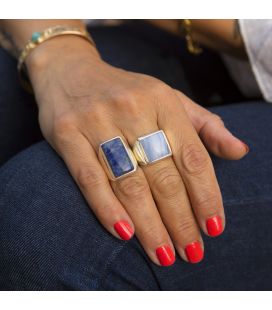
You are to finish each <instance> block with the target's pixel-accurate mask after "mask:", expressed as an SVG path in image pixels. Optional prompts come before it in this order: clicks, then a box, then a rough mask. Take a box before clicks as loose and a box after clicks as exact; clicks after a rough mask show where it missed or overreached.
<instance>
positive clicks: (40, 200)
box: [0, 30, 272, 290]
mask: <svg viewBox="0 0 272 310" xmlns="http://www.w3.org/2000/svg"><path fill="white" fill-rule="evenodd" d="M114 31H116V30H114ZM98 37H99V36H98ZM102 37H103V36H102ZM96 40H98V38H97V39H96ZM100 42H102V40H101V41H100ZM101 46H102V48H101V50H103V49H104V57H105V58H106V57H108V58H110V56H107V52H106V51H105V49H106V48H105V46H104V45H103V44H101ZM124 57H125V56H124ZM128 58H129V57H128ZM122 61H123V62H125V60H124V59H122ZM0 64H1V66H2V67H1V66H0V70H1V71H2V70H3V71H2V72H3V73H4V74H5V79H6V80H5V82H4V83H3V80H2V79H3V78H2V77H3V75H2V72H0V73H1V74H0V79H1V80H2V81H1V83H0V109H1V111H0V118H1V121H0V134H1V136H0V146H1V148H0V149H1V153H2V154H3V153H5V155H3V157H2V158H1V160H2V162H4V161H7V159H8V158H9V157H10V156H11V155H14V154H16V153H17V152H18V151H19V150H20V149H24V148H26V149H25V150H24V151H23V152H21V153H20V154H18V155H16V156H14V157H13V158H11V159H10V160H8V161H7V162H6V163H5V164H3V165H2V167H0V289H1V290H265V289H267V290H271V289H272V273H271V269H272V260H271V256H272V231H271V227H272V225H271V223H272V207H271V201H272V194H271V193H272V179H271V175H272V165H271V155H272V143H271V138H270V135H271V130H272V122H271V119H272V106H270V105H268V104H265V103H262V102H256V103H243V104H233V105H225V106H220V107H215V108H212V110H213V111H214V112H216V113H218V114H220V115H221V117H222V118H223V119H224V121H225V123H226V126H227V127H229V128H230V129H231V130H232V131H233V133H234V134H236V135H237V136H238V137H240V138H241V139H242V140H244V141H246V142H247V143H248V144H249V146H250V149H251V150H250V153H249V154H248V155H247V156H246V157H245V158H244V159H242V160H240V161H226V160H220V159H218V158H213V162H214V166H215V169H216V174H217V177H218V181H219V184H220V187H221V190H222V194H223V199H224V206H225V211H226V219H227V226H226V231H225V232H224V234H223V235H222V236H220V237H218V238H215V239H212V238H208V237H205V236H204V242H205V259H204V261H203V262H201V263H200V264H197V265H191V264H188V263H186V262H184V261H182V260H181V259H179V258H177V261H176V263H175V264H174V265H173V266H171V267H167V268H164V267H159V266H156V265H154V264H153V263H152V262H151V261H150V260H149V258H148V257H147V256H146V254H145V252H144V251H143V249H142V247H141V245H140V244H139V242H138V241H137V239H136V238H133V239H132V240H130V241H121V240H118V239H116V238H114V237H113V236H111V235H110V234H109V233H108V232H107V231H106V230H105V229H104V228H103V227H102V226H101V224H100V223H99V222H98V221H97V219H96V218H95V216H94V214H93V213H92V211H91V210H90V208H89V207H88V205H87V203H86V201H85V200H84V198H83V196H82V195H81V193H80V191H79V189H78V187H77V186H76V184H75V182H74V181H73V179H72V177H71V176H70V174H69V172H68V170H67V168H66V166H65V164H64V163H63V161H62V160H61V158H59V157H58V155H57V154H56V153H55V152H54V150H53V149H52V148H51V147H50V146H49V145H48V144H47V143H46V142H45V141H41V142H39V143H37V144H34V145H32V146H31V147H29V148H27V146H28V145H31V144H33V143H34V142H35V141H37V140H39V139H41V136H39V135H40V133H39V131H38V129H37V121H36V118H35V113H37V111H36V110H35V108H34V107H33V106H32V105H31V104H30V103H31V102H32V101H33V99H32V98H31V97H29V96H28V95H27V94H25V93H24V92H23V91H22V90H21V88H20V87H19V86H18V85H17V77H16V72H15V68H14V66H15V63H14V62H13V60H12V59H10V58H9V57H7V55H6V54H5V53H4V52H3V51H1V50H0ZM127 66H129V64H128V65H127ZM139 66H140V65H139ZM140 67H141V66H140ZM178 69H181V68H178ZM146 71H147V72H149V69H146ZM150 71H152V70H150ZM162 71H163V70H162ZM151 73H152V72H151ZM177 74H179V75H182V74H183V73H182V71H181V73H180V72H178V73H177ZM165 75H167V74H166V73H165V74H164V73H162V74H161V78H162V79H163V77H164V76H165ZM170 75H171V74H170V73H169V75H168V76H170ZM165 80H167V76H166V78H165ZM6 81H8V83H7V82H6ZM179 82H180V80H179V81H177V83H179ZM180 83H183V81H182V82H180ZM28 109H29V110H28ZM16 111H19V112H18V113H19V115H16V113H15V112H16ZM32 130H33V131H35V132H33V134H31V133H32Z"/></svg>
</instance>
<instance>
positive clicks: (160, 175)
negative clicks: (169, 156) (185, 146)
mask: <svg viewBox="0 0 272 310" xmlns="http://www.w3.org/2000/svg"><path fill="white" fill-rule="evenodd" d="M153 186H154V189H155V190H156V192H158V193H159V194H160V195H162V196H163V197H164V198H166V199H169V198H172V197H175V196H176V195H180V193H181V192H182V189H183V182H182V179H181V177H180V175H179V173H178V171H177V170H176V168H172V167H171V168H169V167H163V168H160V169H159V170H158V171H156V173H155V174H154V176H153Z"/></svg>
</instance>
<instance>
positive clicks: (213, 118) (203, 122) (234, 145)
mask: <svg viewBox="0 0 272 310" xmlns="http://www.w3.org/2000/svg"><path fill="white" fill-rule="evenodd" d="M176 94H177V96H178V98H179V99H180V101H181V102H182V103H183V105H184V108H185V110H186V112H187V114H188V116H189V118H190V120H191V122H192V124H193V126H194V127H195V129H196V131H197V132H198V134H199V137H200V139H201V140H202V142H203V143H204V145H205V147H206V148H207V149H208V150H209V151H211V152H212V153H213V154H214V155H216V156H218V157H221V158H225V159H232V160H236V159H240V158H242V157H244V156H245V155H246V154H247V153H248V151H249V147H248V146H247V145H246V144H245V143H244V142H243V141H241V140H240V139H238V138H236V137H235V136H233V134H232V133H231V132H230V131H229V130H228V129H227V128H226V127H225V125H224V122H223V121H222V119H221V118H220V117H219V116H218V115H216V114H214V113H211V112H210V111H208V110H206V109H205V108H203V107H201V106H200V105H198V104H196V103H194V102H193V101H192V100H190V99H189V98H188V97H186V96H185V95H183V94H182V93H181V92H179V91H176Z"/></svg>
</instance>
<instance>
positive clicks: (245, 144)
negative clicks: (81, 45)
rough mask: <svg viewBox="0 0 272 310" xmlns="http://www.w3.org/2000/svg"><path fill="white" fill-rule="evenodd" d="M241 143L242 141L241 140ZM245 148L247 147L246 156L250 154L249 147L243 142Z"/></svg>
mask: <svg viewBox="0 0 272 310" xmlns="http://www.w3.org/2000/svg"><path fill="white" fill-rule="evenodd" d="M240 141H241V140H240ZM241 142H242V144H243V146H244V147H245V149H246V154H247V153H248V152H249V146H248V145H247V144H245V142H243V141H241Z"/></svg>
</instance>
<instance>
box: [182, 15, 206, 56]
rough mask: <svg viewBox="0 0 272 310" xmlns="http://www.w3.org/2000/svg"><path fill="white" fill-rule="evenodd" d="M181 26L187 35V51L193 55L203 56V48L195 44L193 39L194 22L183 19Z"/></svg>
mask: <svg viewBox="0 0 272 310" xmlns="http://www.w3.org/2000/svg"><path fill="white" fill-rule="evenodd" d="M179 25H180V28H181V30H182V31H183V33H184V34H185V40H186V45H187V50H188V51H189V52H190V53H191V54H193V55H199V54H201V53H202V51H203V50H202V48H200V47H199V46H198V45H197V44H196V43H195V42H194V40H193V37H192V21H191V20H190V19H182V20H180V21H179Z"/></svg>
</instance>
